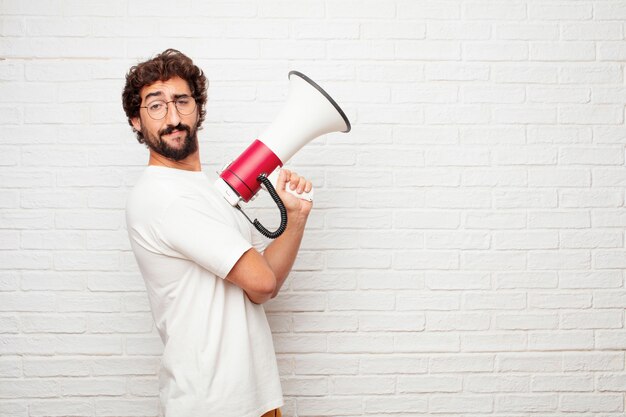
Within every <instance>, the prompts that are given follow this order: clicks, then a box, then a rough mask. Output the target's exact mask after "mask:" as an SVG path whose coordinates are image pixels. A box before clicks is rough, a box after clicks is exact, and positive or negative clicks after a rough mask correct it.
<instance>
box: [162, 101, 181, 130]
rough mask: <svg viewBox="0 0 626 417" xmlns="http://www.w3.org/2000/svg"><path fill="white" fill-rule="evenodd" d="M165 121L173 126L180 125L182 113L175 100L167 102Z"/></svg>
mask: <svg viewBox="0 0 626 417" xmlns="http://www.w3.org/2000/svg"><path fill="white" fill-rule="evenodd" d="M165 123H167V124H168V125H171V126H178V124H179V123H180V115H179V114H178V109H177V108H176V105H175V104H174V102H173V101H170V102H169V103H167V114H166V115H165Z"/></svg>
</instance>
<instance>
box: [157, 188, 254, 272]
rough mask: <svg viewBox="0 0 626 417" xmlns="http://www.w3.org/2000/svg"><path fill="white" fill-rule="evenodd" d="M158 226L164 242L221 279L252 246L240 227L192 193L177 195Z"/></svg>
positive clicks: (158, 232)
mask: <svg viewBox="0 0 626 417" xmlns="http://www.w3.org/2000/svg"><path fill="white" fill-rule="evenodd" d="M156 229H157V230H156V231H155V232H156V233H157V234H158V236H159V237H160V239H161V240H162V241H163V243H164V244H166V245H167V246H169V247H170V248H171V249H173V250H174V251H176V252H178V253H180V254H181V255H182V256H183V257H185V258H186V259H189V260H192V261H194V262H195V263H197V264H198V265H200V266H202V267H203V268H205V269H207V270H209V271H211V272H212V273H213V274H215V275H217V276H218V277H221V278H224V277H226V275H228V273H229V272H230V270H231V269H232V267H233V266H234V265H235V263H237V261H238V260H239V258H240V257H241V255H243V254H244V253H245V252H246V251H247V250H248V249H250V248H251V247H252V245H251V244H250V242H248V241H247V240H246V239H245V238H244V237H243V236H242V235H241V233H240V232H239V230H238V229H237V228H236V227H233V226H231V225H228V224H226V223H225V222H224V221H223V220H222V219H220V218H219V217H218V216H216V215H215V213H213V212H212V210H211V207H208V206H206V205H205V204H203V203H202V202H201V201H198V200H197V199H195V198H193V197H189V196H182V197H178V198H176V200H175V201H173V202H172V204H170V206H169V207H168V208H167V209H166V210H165V211H164V212H163V213H162V215H161V216H160V218H159V221H158V223H157V225H156Z"/></svg>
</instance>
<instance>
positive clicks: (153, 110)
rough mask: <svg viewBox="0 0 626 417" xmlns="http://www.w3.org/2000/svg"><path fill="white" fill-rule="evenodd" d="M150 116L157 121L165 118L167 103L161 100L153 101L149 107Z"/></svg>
mask: <svg viewBox="0 0 626 417" xmlns="http://www.w3.org/2000/svg"><path fill="white" fill-rule="evenodd" d="M148 114H149V115H150V117H152V118H153V119H155V120H159V119H162V118H164V117H165V115H166V114H167V103H166V102H164V101H161V100H157V101H153V102H152V103H150V104H149V105H148Z"/></svg>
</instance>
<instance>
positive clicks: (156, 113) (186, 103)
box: [139, 96, 196, 120]
mask: <svg viewBox="0 0 626 417" xmlns="http://www.w3.org/2000/svg"><path fill="white" fill-rule="evenodd" d="M170 103H174V105H175V106H176V110H177V111H178V113H179V114H182V115H183V116H187V115H190V114H191V113H193V111H194V110H195V109H196V100H195V99H194V98H193V97H188V96H185V97H179V98H177V99H176V100H170V101H163V100H156V101H153V102H152V103H150V104H149V105H147V106H139V107H140V108H144V109H148V115H149V116H150V117H151V118H153V119H154V120H161V119H162V118H164V117H165V115H166V114H167V111H168V109H169V106H168V104H170Z"/></svg>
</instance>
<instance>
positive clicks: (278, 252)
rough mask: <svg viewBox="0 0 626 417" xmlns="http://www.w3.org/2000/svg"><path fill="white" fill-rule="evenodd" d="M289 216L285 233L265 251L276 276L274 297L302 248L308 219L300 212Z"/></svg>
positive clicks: (266, 258) (265, 255) (265, 256)
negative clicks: (301, 244)
mask: <svg viewBox="0 0 626 417" xmlns="http://www.w3.org/2000/svg"><path fill="white" fill-rule="evenodd" d="M287 218H288V221H287V228H286V229H285V231H284V233H283V234H282V235H280V237H278V238H277V239H276V240H274V241H273V242H272V243H271V244H270V245H269V246H268V247H267V248H266V249H265V252H264V253H263V257H264V258H265V260H266V261H267V263H268V264H269V266H270V268H271V269H272V271H273V272H274V276H275V277H276V289H275V290H274V293H273V294H272V298H273V297H275V296H276V295H277V294H278V292H279V291H280V288H281V287H282V285H283V283H284V282H285V280H286V279H287V276H289V272H290V271H291V268H292V267H293V264H294V262H295V260H296V256H297V255H298V251H299V250H300V243H301V242H302V236H303V234H304V227H305V225H306V221H307V216H304V215H300V214H291V215H290V214H288V217H287Z"/></svg>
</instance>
